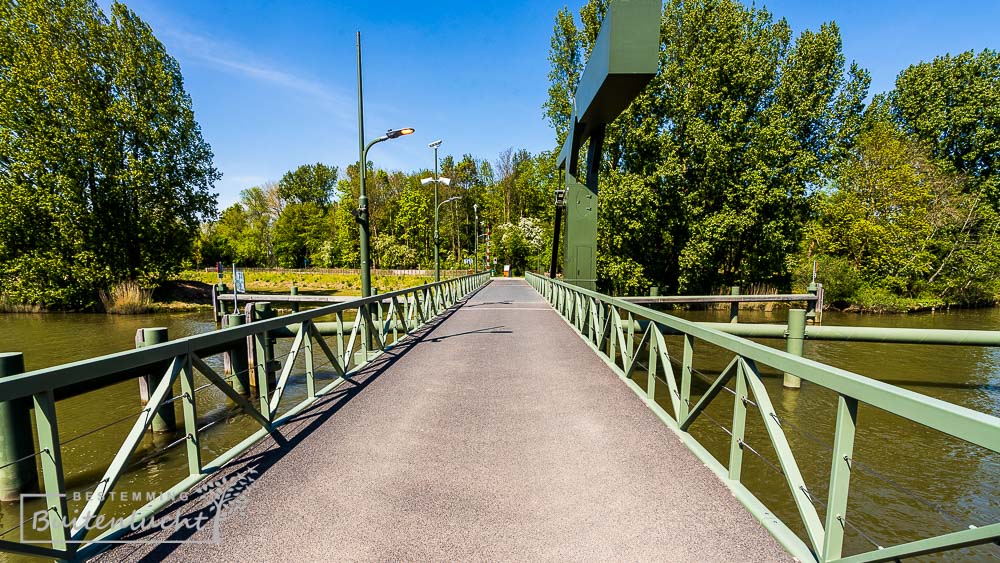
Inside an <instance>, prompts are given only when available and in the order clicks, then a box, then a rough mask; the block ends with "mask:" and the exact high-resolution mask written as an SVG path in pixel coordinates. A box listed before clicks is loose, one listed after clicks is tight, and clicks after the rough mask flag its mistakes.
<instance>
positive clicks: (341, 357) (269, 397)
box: [0, 273, 490, 559]
mask: <svg viewBox="0 0 1000 563" xmlns="http://www.w3.org/2000/svg"><path fill="white" fill-rule="evenodd" d="M489 280H490V277H489V274H488V273H479V274H473V275H469V276H464V277H460V278H453V279H449V280H445V281H443V282H440V283H432V284H427V285H422V286H418V287H414V288H409V289H404V290H400V291H394V292H391V293H386V294H383V295H380V296H377V297H369V298H363V299H357V300H355V301H353V302H351V303H339V304H333V305H328V306H326V307H320V308H317V309H312V310H309V311H303V312H300V313H292V314H290V315H286V316H283V317H276V318H269V319H264V320H258V321H255V322H251V323H248V324H243V325H233V326H229V327H228V328H224V329H222V330H218V331H215V332H211V333H208V334H201V335H197V336H190V337H187V338H181V339H179V340H174V341H168V342H164V343H162V344H156V345H152V346H146V347H143V348H140V349H137V350H130V351H127V352H120V353H116V354H110V355H107V356H102V357H99V358H93V359H89V360H83V361H79V362H73V363H70V364H63V365H59V366H54V367H50V368H45V369H40V370H35V371H32V372H28V373H24V374H20V375H13V376H11V377H7V378H0V397H5V398H8V400H16V399H22V398H27V399H28V400H31V401H33V402H34V403H33V404H34V411H35V425H36V428H37V438H38V443H39V448H40V450H39V455H38V457H39V459H40V460H41V467H42V476H43V481H44V493H45V502H46V503H47V507H48V512H49V515H50V521H53V522H61V521H63V517H64V516H65V515H66V513H67V511H66V503H65V494H66V485H65V470H64V467H63V463H62V458H61V454H60V445H59V439H58V435H59V434H58V430H57V416H56V408H55V397H56V396H57V394H56V392H55V391H56V390H58V389H61V388H64V387H70V386H77V385H80V384H84V383H88V382H95V381H106V380H108V379H109V376H112V375H115V376H120V375H121V374H132V375H131V377H132V378H133V379H134V378H137V377H139V376H140V375H141V374H143V373H145V372H147V371H149V369H150V368H151V367H153V366H157V365H160V366H162V365H164V364H166V365H167V366H169V367H167V368H165V370H164V372H163V375H162V376H161V377H160V378H159V383H158V384H157V386H156V387H155V389H154V390H153V391H152V393H151V396H150V398H149V402H148V403H147V404H146V405H145V407H144V408H143V409H142V410H141V412H140V413H139V414H138V416H137V418H136V420H135V423H134V424H133V426H132V428H131V430H130V431H129V433H128V435H127V437H126V438H125V440H124V443H123V444H122V446H121V448H120V449H119V451H118V452H117V454H115V456H114V458H113V460H112V461H111V463H110V464H109V465H108V466H107V468H106V470H105V472H104V475H103V477H102V478H101V480H100V481H99V482H98V484H97V487H96V489H94V492H93V495H92V496H91V497H90V499H89V501H88V502H87V503H86V504H85V506H84V508H83V510H82V511H81V515H80V517H78V518H77V519H76V520H75V522H74V525H73V527H72V529H69V530H67V529H63V528H61V527H59V526H52V527H51V528H50V533H51V541H52V547H51V548H49V547H43V546H39V545H32V544H24V543H17V542H11V541H0V551H7V552H12V553H19V554H27V555H39V556H43V557H49V558H52V559H85V558H88V557H91V556H93V555H95V554H96V553H98V552H99V551H100V550H102V549H104V547H106V546H104V545H100V544H96V543H93V542H94V541H95V540H97V539H100V540H102V541H104V540H113V539H116V538H118V537H121V536H122V535H123V534H124V533H126V532H127V531H128V526H129V522H128V521H125V522H123V523H122V524H121V525H119V526H117V527H115V528H113V529H110V530H108V531H106V532H104V533H102V534H101V535H100V536H98V537H87V530H86V529H85V528H84V527H85V525H86V522H87V521H88V518H91V517H98V516H104V517H105V518H106V519H107V518H114V517H118V518H123V517H124V516H127V515H124V514H117V515H116V514H105V511H104V505H105V502H106V500H107V499H108V496H107V495H108V493H110V492H112V491H113V490H114V487H115V484H116V483H117V482H118V481H119V480H120V479H121V478H122V476H123V475H124V474H125V471H126V468H127V467H128V462H129V460H130V458H131V457H132V454H133V453H134V452H135V450H136V448H137V446H138V445H139V443H140V441H141V440H142V439H143V437H144V435H145V433H146V432H148V431H149V430H150V426H151V424H152V420H153V413H155V412H156V411H157V410H159V409H160V407H161V406H163V405H164V403H165V401H166V400H167V397H168V395H170V394H171V392H172V387H173V385H174V383H175V382H176V381H177V380H178V379H179V380H180V386H181V391H182V395H181V399H180V400H181V405H182V410H183V412H184V433H185V438H186V439H185V440H181V441H180V443H184V444H185V450H186V453H187V459H188V468H189V473H190V475H189V476H188V477H187V478H185V479H182V480H181V481H180V482H178V483H177V484H175V485H174V486H173V487H170V488H169V489H168V490H167V491H164V492H163V493H162V494H161V495H160V496H159V497H158V498H156V499H155V500H152V501H150V502H149V503H147V504H146V505H144V506H143V507H141V508H140V509H139V510H137V511H135V512H134V515H135V519H136V520H142V519H144V518H147V517H149V516H151V515H154V514H156V512H158V511H159V510H162V509H163V508H164V507H166V506H168V505H169V504H171V503H173V502H174V501H175V498H176V497H177V496H178V495H179V494H181V493H183V492H185V491H188V490H190V489H191V488H193V487H194V486H196V485H197V484H198V483H199V482H201V481H203V480H204V479H206V478H208V477H209V476H211V475H212V474H214V473H216V472H218V471H219V470H220V469H221V468H222V467H223V466H225V465H226V464H227V463H229V462H230V461H232V460H234V459H236V458H237V457H238V456H240V455H241V454H242V453H244V452H245V451H246V450H247V449H249V448H250V447H252V446H253V445H254V444H256V443H257V442H259V441H260V440H261V439H263V438H264V437H266V436H269V435H271V436H274V438H275V439H276V440H277V441H278V442H279V443H281V442H283V440H284V439H283V438H282V436H281V432H280V427H281V426H282V425H283V424H285V423H287V422H288V421H290V420H292V419H293V418H294V417H295V416H297V415H298V414H299V413H301V412H302V411H304V410H305V409H307V408H308V407H310V406H311V405H313V404H314V403H315V402H316V401H317V400H318V399H319V398H322V397H323V396H325V395H327V394H329V393H331V392H333V391H334V390H335V389H337V387H339V386H340V385H342V384H343V383H345V382H346V381H348V379H347V378H348V377H350V376H351V374H353V373H356V372H357V371H358V370H359V369H361V368H363V367H364V366H365V365H367V363H368V362H367V361H365V360H364V359H365V358H367V359H368V360H370V359H373V358H376V357H378V356H379V355H381V354H382V353H384V352H385V351H386V350H390V349H392V348H393V347H395V346H397V345H398V344H399V343H400V342H405V340H406V339H407V338H408V337H409V335H410V334H411V333H412V332H413V330H415V329H416V328H419V327H420V326H423V325H424V324H426V323H427V322H429V321H431V320H432V319H433V318H434V317H436V316H437V315H438V314H440V313H441V312H443V311H445V310H447V309H448V308H449V307H451V306H453V305H454V304H455V303H456V302H458V301H459V300H460V299H462V298H463V297H464V296H467V295H469V294H470V293H472V292H474V291H476V290H478V289H479V288H480V287H482V286H483V285H485V284H487V283H489ZM383 300H387V301H388V302H389V303H390V304H391V306H389V307H387V308H386V310H385V311H384V315H383V313H382V312H381V310H382V307H383V304H382V302H383ZM376 309H378V310H379V311H380V312H379V313H377V314H375V315H372V314H371V313H372V311H374V310H376ZM348 310H354V311H356V312H357V315H358V319H360V321H361V322H356V323H354V324H353V327H352V328H351V329H350V331H349V333H345V331H344V330H343V324H344V323H343V312H344V311H348ZM330 315H336V317H337V320H338V326H339V329H338V330H337V350H336V351H334V350H332V349H331V347H330V346H329V344H327V342H326V341H325V340H323V336H322V335H321V334H320V333H319V332H318V330H317V329H316V326H315V322H314V321H315V319H318V318H321V317H326V316H330ZM376 318H379V319H382V320H383V322H382V323H380V324H378V325H376V324H375V320H374V319H376ZM289 326H295V327H296V328H297V330H296V331H295V341H294V342H293V344H292V352H291V353H290V354H289V356H288V357H287V358H286V359H285V362H284V366H283V368H282V369H281V373H280V375H279V376H278V378H277V380H276V382H275V385H274V391H273V393H272V392H271V391H269V389H270V386H269V385H268V383H267V378H266V377H263V374H264V370H265V365H263V361H264V358H265V353H264V351H265V350H264V349H265V338H267V337H268V336H267V335H269V334H270V333H271V332H273V331H278V330H281V329H286V328H287V327H289ZM363 326H365V327H367V330H368V331H369V332H370V334H371V335H372V337H373V342H374V343H375V346H376V349H373V350H366V353H365V354H364V355H363V356H362V358H363V359H362V362H357V361H356V358H357V356H356V355H355V354H354V348H355V346H356V345H360V346H361V347H362V348H365V346H364V342H363V341H362V340H363V339H361V338H358V336H359V333H360V331H361V330H362V327H363ZM393 326H396V327H398V328H399V329H400V330H402V331H403V332H404V334H397V336H399V339H398V340H393V341H392V342H389V338H388V337H389V335H390V334H392V330H393ZM345 337H347V338H348V339H349V344H348V345H347V346H344V344H343V342H344V338H345ZM248 338H250V339H252V340H253V341H254V342H255V344H256V348H257V355H256V359H255V360H254V362H253V365H252V366H251V368H250V369H253V370H256V372H257V374H258V376H261V379H260V383H261V385H259V386H258V392H259V395H258V399H259V401H254V400H248V399H247V398H246V397H244V396H243V395H241V394H240V393H239V392H237V391H236V390H235V389H233V387H232V386H231V384H230V383H229V382H228V381H227V380H226V379H225V378H223V377H222V376H221V375H219V374H217V373H216V372H215V371H214V370H213V369H212V368H211V367H210V366H209V365H208V364H207V363H206V362H205V360H204V358H206V357H208V356H211V355H216V354H221V353H224V352H226V351H229V350H232V349H233V348H234V347H237V346H244V345H245V343H246V341H247V339H248ZM316 345H318V347H319V348H320V350H321V351H322V353H323V354H324V355H325V356H326V358H327V360H328V362H329V364H330V366H331V367H332V369H333V371H335V372H336V374H337V375H338V377H337V378H336V379H335V380H334V381H333V382H331V383H329V384H327V385H326V386H324V387H323V388H322V389H319V390H316V389H315V381H314V377H315V365H314V364H313V358H312V352H313V351H314V346H316ZM301 354H305V355H306V385H307V397H306V398H305V399H304V400H302V401H301V402H299V403H298V404H296V405H294V406H292V407H290V408H287V407H285V406H284V405H282V397H283V396H284V394H285V391H286V389H287V386H288V382H289V380H290V377H291V373H292V370H293V369H294V368H293V365H294V363H295V360H296V358H297V357H298V356H299V355H301ZM195 370H197V371H198V372H200V373H201V374H202V375H203V376H204V377H205V379H207V380H208V382H209V383H210V386H211V387H214V388H215V389H218V390H221V391H222V393H223V394H225V395H226V397H227V398H228V399H230V400H231V401H233V402H234V403H235V404H236V405H238V406H239V407H240V408H241V409H242V410H243V412H244V413H245V414H247V415H248V416H249V417H250V418H251V419H252V420H254V421H256V423H257V424H259V425H260V427H261V428H260V429H259V430H258V431H256V432H254V433H253V434H252V435H251V436H249V437H247V438H246V439H244V440H243V441H242V442H240V443H239V444H237V445H236V446H234V447H233V448H231V449H230V450H228V451H227V452H225V453H224V454H222V455H220V456H218V457H217V458H215V459H214V460H211V461H209V462H208V463H205V462H204V461H203V460H202V459H201V453H202V452H201V449H200V447H199V444H200V437H199V430H198V428H197V426H196V424H195V421H196V419H197V412H196V410H195V405H196V401H195V399H196V393H197V392H198V388H196V387H195V386H194V380H193V377H194V371H195ZM116 380H117V379H116ZM255 402H256V403H257V404H255ZM137 470H138V471H144V470H145V469H144V466H141V467H140V469H137ZM70 541H72V542H73V543H70Z"/></svg>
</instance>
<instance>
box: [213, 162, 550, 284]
mask: <svg viewBox="0 0 1000 563" xmlns="http://www.w3.org/2000/svg"><path fill="white" fill-rule="evenodd" d="M550 161H551V155H549V154H544V155H541V156H532V155H531V154H530V153H528V152H527V151H525V150H514V149H513V148H511V149H507V150H505V151H503V152H502V153H501V154H500V155H499V157H498V158H497V159H496V161H495V162H492V163H491V162H490V161H488V160H481V159H476V158H474V157H473V156H472V155H470V154H465V155H463V156H462V157H461V158H459V159H456V158H454V157H453V156H450V155H449V156H445V157H444V158H443V159H442V160H441V161H440V167H439V173H440V175H441V176H444V177H447V178H449V179H450V180H451V184H450V185H449V186H445V185H443V184H442V185H440V186H438V201H439V202H444V201H446V200H448V199H450V198H457V199H455V200H454V201H452V202H448V203H444V204H443V205H441V206H440V212H439V221H438V231H439V234H440V245H441V263H442V264H443V265H444V266H445V267H448V268H470V267H472V266H473V265H474V264H475V254H474V252H475V250H476V244H475V240H476V231H477V230H476V227H475V220H476V207H477V206H478V217H479V221H480V226H479V229H478V233H479V237H480V244H479V260H480V262H479V263H480V265H482V264H483V263H484V261H485V258H486V253H487V251H488V250H489V249H490V248H492V250H493V252H492V256H493V257H496V258H497V259H498V260H501V261H503V263H511V262H514V263H515V264H517V266H518V268H519V269H520V270H521V271H523V270H524V269H525V268H526V267H527V266H528V262H529V259H531V258H534V261H533V262H532V264H531V265H534V262H537V261H538V260H540V258H539V257H538V255H539V254H540V253H541V252H542V251H543V247H544V243H545V239H544V234H543V227H542V225H543V224H544V223H545V222H546V221H548V222H551V214H552V210H551V209H550V207H551V205H550V203H551V202H550V199H551V195H550V194H551V185H552V183H553V181H554V175H553V171H552V167H551V166H549V164H550ZM432 176H433V172H432V171H430V170H427V169H424V170H417V171H413V172H402V171H386V170H382V169H377V168H375V167H374V166H373V165H372V163H371V162H369V163H368V170H367V172H366V179H365V185H366V190H367V193H368V209H369V221H370V226H371V237H372V249H371V252H372V264H373V266H374V267H376V268H432V267H433V266H434V238H433V233H434V189H435V186H434V184H433V183H431V184H423V183H422V182H421V179H424V178H430V177H432ZM357 178H358V168H357V165H356V164H351V165H349V166H347V168H346V169H345V170H344V171H343V173H341V170H340V169H339V168H338V167H337V166H333V165H327V164H323V163H315V164H304V165H301V166H299V167H298V168H296V169H294V170H291V171H289V172H287V173H286V174H285V175H284V176H282V178H281V179H280V180H278V181H276V182H268V183H265V184H264V185H262V186H255V187H252V188H249V189H246V190H243V191H242V192H241V194H240V199H239V201H238V202H236V203H234V204H233V205H231V206H230V207H228V208H226V209H225V210H224V211H223V212H222V214H221V216H220V217H219V219H218V221H214V222H209V223H205V224H204V225H202V230H201V237H200V247H199V253H198V254H199V255H198V259H199V260H200V261H201V262H202V263H204V264H215V263H216V262H222V263H225V264H230V263H237V264H242V265H247V266H277V267H284V268H302V267H307V266H312V267H320V268H356V267H358V264H359V263H360V256H359V250H358V244H359V238H358V224H357V220H356V219H355V215H354V213H355V212H356V210H357V207H358V203H357V202H358V193H359V185H358V179H357ZM487 234H490V235H492V236H491V238H492V241H491V242H492V245H491V246H489V247H488V246H487V239H486V235H487ZM549 236H551V235H549Z"/></svg>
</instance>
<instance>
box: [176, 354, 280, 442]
mask: <svg viewBox="0 0 1000 563" xmlns="http://www.w3.org/2000/svg"><path fill="white" fill-rule="evenodd" d="M191 365H193V366H194V368H195V369H197V370H198V371H199V372H201V374H202V375H203V376H204V377H205V379H207V380H208V381H209V382H210V383H212V385H215V386H216V387H218V388H219V390H220V391H222V392H223V393H224V394H225V395H226V397H229V399H231V400H232V401H233V402H234V403H236V404H237V406H239V407H240V408H241V409H243V412H245V413H246V414H248V415H249V416H250V418H253V419H254V420H255V421H257V423H258V424H260V425H261V426H262V427H264V428H266V429H268V430H273V428H272V426H271V421H269V420H268V419H267V418H265V417H264V415H262V414H260V411H258V410H257V409H256V407H254V406H253V404H252V403H251V402H250V401H248V400H247V399H246V397H244V396H243V395H240V394H239V393H237V392H236V390H235V389H233V388H232V386H231V385H229V384H228V383H226V380H225V379H223V378H222V376H221V375H219V374H218V373H216V372H215V370H213V369H212V367H211V366H209V365H208V364H207V363H205V360H203V359H201V358H199V357H198V356H197V355H194V354H192V355H191Z"/></svg>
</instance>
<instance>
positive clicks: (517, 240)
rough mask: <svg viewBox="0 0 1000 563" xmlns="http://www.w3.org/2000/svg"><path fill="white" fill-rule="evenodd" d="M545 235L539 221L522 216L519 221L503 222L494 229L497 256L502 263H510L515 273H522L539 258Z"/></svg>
mask: <svg viewBox="0 0 1000 563" xmlns="http://www.w3.org/2000/svg"><path fill="white" fill-rule="evenodd" d="M544 242H545V237H544V235H543V234H542V229H541V227H540V226H539V225H538V222H537V221H536V220H534V219H532V218H529V217H522V218H521V219H520V220H519V221H518V222H517V223H503V224H501V225H499V226H497V227H496V228H495V229H494V230H493V244H494V250H495V252H496V254H495V255H496V257H497V258H499V260H500V263H501V264H510V267H511V270H512V271H513V273H514V274H515V275H521V274H523V273H524V272H525V271H526V270H528V269H529V268H530V267H531V266H533V264H532V263H531V262H532V259H533V258H534V259H538V255H539V254H540V253H541V252H542V245H543V244H544Z"/></svg>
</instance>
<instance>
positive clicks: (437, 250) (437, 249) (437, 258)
mask: <svg viewBox="0 0 1000 563" xmlns="http://www.w3.org/2000/svg"><path fill="white" fill-rule="evenodd" d="M427 146H428V147H430V148H432V149H434V177H433V178H424V179H423V180H420V183H421V184H423V185H425V186H426V185H427V184H430V183H431V182H434V281H436V282H439V281H441V238H440V237H439V236H438V209H439V208H440V207H441V206H440V205H438V184H444V185H446V186H450V185H451V178H444V177H442V176H438V147H440V146H441V141H440V140H437V141H434V142H433V143H431V144H429V145H427Z"/></svg>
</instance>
